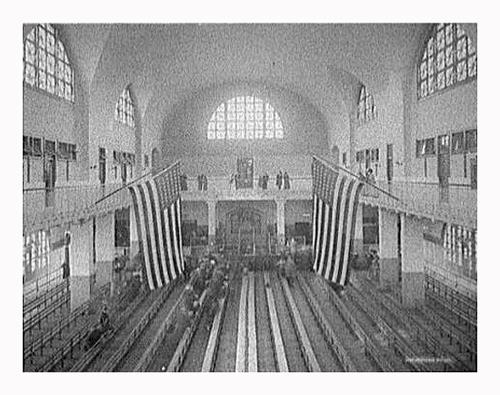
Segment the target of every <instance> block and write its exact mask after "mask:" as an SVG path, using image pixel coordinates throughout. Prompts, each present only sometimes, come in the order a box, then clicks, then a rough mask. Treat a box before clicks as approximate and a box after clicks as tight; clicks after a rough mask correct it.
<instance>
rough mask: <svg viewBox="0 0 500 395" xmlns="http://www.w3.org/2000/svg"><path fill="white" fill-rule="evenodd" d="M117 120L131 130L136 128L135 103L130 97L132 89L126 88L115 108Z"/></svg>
mask: <svg viewBox="0 0 500 395" xmlns="http://www.w3.org/2000/svg"><path fill="white" fill-rule="evenodd" d="M115 120H116V121H118V122H121V123H123V124H125V125H128V126H130V127H131V128H133V127H135V118H134V101H133V100H132V96H131V95H130V89H129V88H128V87H126V88H125V89H124V90H123V92H122V94H121V95H120V98H119V99H118V101H117V102H116V106H115Z"/></svg>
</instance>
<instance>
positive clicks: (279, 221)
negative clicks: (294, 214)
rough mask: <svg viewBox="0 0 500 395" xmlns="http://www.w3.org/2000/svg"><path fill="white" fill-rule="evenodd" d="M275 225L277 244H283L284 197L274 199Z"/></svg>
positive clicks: (280, 246) (281, 246)
mask: <svg viewBox="0 0 500 395" xmlns="http://www.w3.org/2000/svg"><path fill="white" fill-rule="evenodd" d="M276 225H277V232H276V233H277V236H278V246H279V248H283V247H284V246H285V199H276Z"/></svg>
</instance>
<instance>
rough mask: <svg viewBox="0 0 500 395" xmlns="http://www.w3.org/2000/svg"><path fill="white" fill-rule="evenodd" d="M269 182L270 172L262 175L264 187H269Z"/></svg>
mask: <svg viewBox="0 0 500 395" xmlns="http://www.w3.org/2000/svg"><path fill="white" fill-rule="evenodd" d="M268 182H269V174H267V173H264V175H263V176H262V189H264V190H265V189H267V183H268Z"/></svg>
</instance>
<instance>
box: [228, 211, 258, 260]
mask: <svg viewBox="0 0 500 395" xmlns="http://www.w3.org/2000/svg"><path fill="white" fill-rule="evenodd" d="M265 230H266V226H265V223H263V214H262V213H261V212H260V211H259V210H256V209H253V208H249V207H238V208H236V209H234V210H232V211H229V212H228V213H227V214H226V245H228V246H232V247H233V248H232V249H233V250H236V251H237V252H238V253H241V254H246V255H251V254H255V251H256V248H258V247H259V246H261V245H262V244H263V245H265V243H266V240H267V239H266V235H267V234H266V231H265Z"/></svg>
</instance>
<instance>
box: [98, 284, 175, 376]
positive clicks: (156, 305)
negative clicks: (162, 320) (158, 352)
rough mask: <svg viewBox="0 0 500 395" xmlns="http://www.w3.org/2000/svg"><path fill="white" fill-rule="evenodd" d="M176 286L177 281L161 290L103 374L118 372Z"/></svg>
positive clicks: (107, 364)
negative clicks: (119, 366) (118, 368)
mask: <svg viewBox="0 0 500 395" xmlns="http://www.w3.org/2000/svg"><path fill="white" fill-rule="evenodd" d="M175 284H177V281H173V282H171V283H169V284H168V285H167V286H166V287H164V288H163V289H162V290H161V292H160V295H159V296H158V298H157V299H156V300H155V301H154V302H153V304H152V305H151V307H150V308H149V309H148V311H147V312H146V314H144V316H143V317H142V318H141V320H140V321H139V323H138V324H137V325H136V326H135V328H134V329H133V330H132V332H131V333H130V334H129V335H128V336H127V339H126V340H125V341H124V342H123V343H122V344H121V346H120V347H119V348H118V350H116V351H115V353H113V355H112V356H111V357H110V358H109V359H108V361H107V362H106V364H105V365H104V366H103V368H102V371H103V372H114V371H115V370H116V368H117V367H118V365H119V364H120V362H121V361H122V359H123V358H124V357H125V355H126V354H127V353H128V352H129V351H130V348H131V347H132V346H133V345H134V343H135V342H136V340H137V339H138V338H139V336H140V335H141V334H142V332H143V331H144V330H145V329H146V327H147V326H148V325H149V323H150V322H151V320H152V319H153V318H154V317H155V316H156V314H157V313H158V311H159V310H160V308H161V306H162V305H163V303H164V302H165V300H166V299H167V298H168V296H169V295H170V293H171V292H172V290H173V288H174V286H175Z"/></svg>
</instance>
